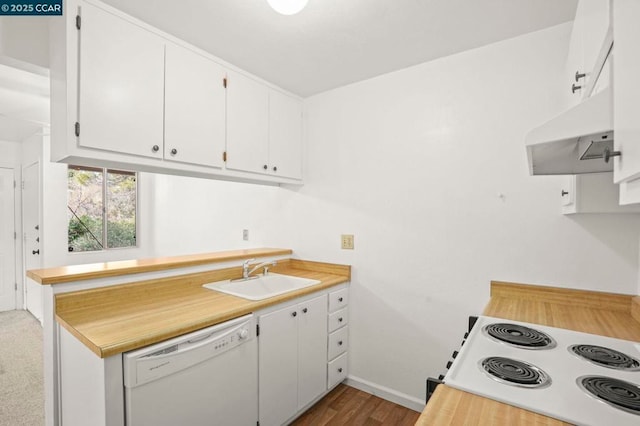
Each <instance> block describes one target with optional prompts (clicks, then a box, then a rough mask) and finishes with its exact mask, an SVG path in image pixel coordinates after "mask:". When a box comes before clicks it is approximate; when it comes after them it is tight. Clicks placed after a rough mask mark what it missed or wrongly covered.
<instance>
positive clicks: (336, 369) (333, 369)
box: [327, 354, 348, 389]
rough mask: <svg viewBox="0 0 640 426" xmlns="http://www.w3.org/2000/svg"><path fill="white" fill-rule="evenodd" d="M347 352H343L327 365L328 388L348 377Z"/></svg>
mask: <svg viewBox="0 0 640 426" xmlns="http://www.w3.org/2000/svg"><path fill="white" fill-rule="evenodd" d="M347 362H348V358H347V354H342V355H341V356H339V357H338V358H336V359H334V360H333V361H331V362H329V364H328V367H327V376H328V378H327V388H328V389H331V388H332V387H334V386H335V385H337V384H338V383H340V382H341V381H343V380H344V379H346V378H347Z"/></svg>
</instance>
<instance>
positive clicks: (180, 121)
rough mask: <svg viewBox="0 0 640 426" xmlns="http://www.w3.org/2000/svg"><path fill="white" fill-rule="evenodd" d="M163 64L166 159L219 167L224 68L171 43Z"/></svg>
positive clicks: (223, 124)
mask: <svg viewBox="0 0 640 426" xmlns="http://www.w3.org/2000/svg"><path fill="white" fill-rule="evenodd" d="M165 67H166V68H165V128H164V158H165V160H172V161H181V162H185V163H192V164H200V165H205V166H215V167H222V166H223V164H224V163H223V160H222V155H223V152H224V149H225V120H226V110H225V99H226V92H225V88H224V78H225V75H226V74H225V73H226V70H225V69H224V68H222V67H221V66H220V65H218V64H216V63H215V62H213V61H212V60H210V59H207V58H205V57H203V56H201V55H199V54H197V53H195V52H192V51H190V50H187V49H185V48H184V47H181V46H178V45H176V44H173V43H167V47H166V65H165Z"/></svg>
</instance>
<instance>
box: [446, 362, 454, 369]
mask: <svg viewBox="0 0 640 426" xmlns="http://www.w3.org/2000/svg"><path fill="white" fill-rule="evenodd" d="M451 364H453V361H449V362H448V363H447V370H448V369H449V368H451Z"/></svg>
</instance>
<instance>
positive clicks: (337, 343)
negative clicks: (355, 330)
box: [327, 327, 349, 360]
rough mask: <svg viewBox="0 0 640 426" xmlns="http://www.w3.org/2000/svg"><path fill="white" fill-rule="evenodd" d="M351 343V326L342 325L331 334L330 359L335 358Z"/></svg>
mask: <svg viewBox="0 0 640 426" xmlns="http://www.w3.org/2000/svg"><path fill="white" fill-rule="evenodd" d="M348 345H349V327H342V328H341V329H340V330H338V331H334V332H333V333H331V334H330V335H329V353H328V358H327V359H329V360H332V359H334V358H335V357H337V356H338V355H340V354H341V353H343V352H345V351H346V350H347V346H348Z"/></svg>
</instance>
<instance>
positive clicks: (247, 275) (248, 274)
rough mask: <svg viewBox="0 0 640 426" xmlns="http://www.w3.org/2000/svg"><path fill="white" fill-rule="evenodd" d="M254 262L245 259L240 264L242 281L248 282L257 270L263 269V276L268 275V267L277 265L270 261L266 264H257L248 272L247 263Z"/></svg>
mask: <svg viewBox="0 0 640 426" xmlns="http://www.w3.org/2000/svg"><path fill="white" fill-rule="evenodd" d="M254 260H255V259H247V260H245V261H244V262H242V279H244V280H248V279H249V278H250V277H251V274H253V273H254V272H255V271H257V270H258V269H259V268H264V273H263V275H268V274H269V266H276V264H277V263H278V262H276V261H275V260H270V261H268V262H262V263H259V264H257V265H256V266H254V267H253V268H251V270H249V263H251V262H253V261H254Z"/></svg>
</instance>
